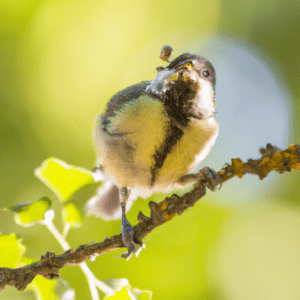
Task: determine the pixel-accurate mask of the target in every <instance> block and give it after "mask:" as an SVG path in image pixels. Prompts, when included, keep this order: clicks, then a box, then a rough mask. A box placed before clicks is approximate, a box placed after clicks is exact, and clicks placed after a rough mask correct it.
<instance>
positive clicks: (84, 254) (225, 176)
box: [0, 144, 300, 291]
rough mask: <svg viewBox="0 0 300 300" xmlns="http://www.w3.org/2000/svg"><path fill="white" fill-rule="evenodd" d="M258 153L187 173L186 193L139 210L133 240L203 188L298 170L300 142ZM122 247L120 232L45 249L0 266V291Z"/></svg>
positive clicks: (168, 217) (187, 203)
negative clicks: (58, 250)
mask: <svg viewBox="0 0 300 300" xmlns="http://www.w3.org/2000/svg"><path fill="white" fill-rule="evenodd" d="M260 153H261V158H260V159H257V160H253V159H249V160H248V161H247V162H246V163H243V162H242V160H241V159H239V158H236V159H232V160H231V165H227V166H226V167H225V168H222V169H221V170H220V171H218V172H214V171H213V170H211V169H209V168H203V169H202V170H201V171H200V172H199V173H197V174H192V175H190V176H191V177H194V178H196V179H197V180H198V183H197V184H196V185H195V187H194V189H193V190H192V191H190V192H189V193H186V194H185V195H183V196H182V197H179V196H177V195H172V196H171V197H170V198H169V197H168V198H166V199H165V200H163V201H162V202H160V203H155V202H152V201H151V202H149V207H150V209H151V217H146V216H144V215H143V214H142V213H141V212H140V213H139V215H138V221H139V223H138V224H137V225H136V226H134V239H135V240H136V241H140V240H141V239H143V238H144V237H145V236H146V235H148V234H149V233H150V232H151V231H152V230H153V229H154V228H156V227H158V226H160V225H162V224H163V223H165V222H167V221H169V220H171V219H172V218H173V217H174V216H175V215H177V214H178V215H180V214H182V213H183V212H184V211H185V210H186V209H187V208H188V207H192V206H194V204H195V203H196V202H197V201H198V200H199V199H201V198H202V197H203V196H205V194H206V187H208V188H210V189H211V190H215V188H216V187H217V186H218V185H220V184H222V183H224V182H226V181H227V180H229V179H231V178H233V177H234V176H238V177H239V178H242V177H243V176H244V175H245V174H255V175H258V176H259V178H260V179H263V178H265V177H266V176H267V175H268V173H269V172H270V171H277V172H279V173H284V172H287V171H288V172H290V171H291V169H293V168H294V169H296V170H300V145H292V146H289V147H288V148H287V149H286V150H284V151H282V150H280V149H278V148H277V147H275V146H272V145H271V144H268V145H267V147H266V148H265V149H261V150H260ZM188 176H189V175H188ZM121 247H125V246H124V244H123V241H122V236H121V234H119V235H115V236H112V237H111V238H110V239H108V238H105V239H104V241H103V242H101V243H97V244H93V245H81V246H79V248H78V249H70V250H68V251H66V252H65V253H63V254H61V255H56V254H54V253H50V252H47V253H46V254H45V255H44V256H42V257H41V260H40V261H38V262H35V263H33V264H30V265H27V266H24V267H21V268H17V269H9V268H0V290H2V289H3V288H4V287H5V286H6V285H12V286H15V287H16V288H17V289H18V290H20V291H22V290H24V289H25V288H26V286H27V285H28V284H29V283H30V282H31V281H32V280H33V279H34V278H35V276H36V275H38V274H39V275H41V276H43V277H45V278H47V279H53V278H58V277H59V269H61V268H63V267H64V266H66V265H69V266H70V265H77V264H80V263H82V262H84V261H86V260H88V259H91V258H94V257H95V256H98V255H100V254H104V253H107V252H110V251H112V250H115V249H118V248H121ZM125 256H126V255H125Z"/></svg>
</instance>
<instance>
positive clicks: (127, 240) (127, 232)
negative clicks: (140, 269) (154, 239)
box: [121, 204, 145, 260]
mask: <svg viewBox="0 0 300 300" xmlns="http://www.w3.org/2000/svg"><path fill="white" fill-rule="evenodd" d="M121 207H122V227H121V232H122V240H123V243H124V245H125V247H126V248H127V250H128V252H125V253H123V254H122V255H121V257H123V258H126V260H129V259H130V257H131V256H132V254H133V253H135V255H136V257H138V255H139V253H140V252H141V250H142V249H144V248H145V245H144V244H143V242H142V241H141V240H134V229H133V227H132V225H131V224H130V223H129V222H128V220H127V218H126V215H125V205H124V204H121ZM138 246H140V248H139V249H138Z"/></svg>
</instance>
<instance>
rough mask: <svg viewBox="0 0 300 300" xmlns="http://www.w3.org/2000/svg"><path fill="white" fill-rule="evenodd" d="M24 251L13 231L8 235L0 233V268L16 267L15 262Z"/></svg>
mask: <svg viewBox="0 0 300 300" xmlns="http://www.w3.org/2000/svg"><path fill="white" fill-rule="evenodd" d="M24 251H25V247H24V246H23V245H22V244H21V240H20V239H18V238H17V236H16V235H15V234H14V233H12V234H10V235H6V234H0V253H1V255H0V267H1V268H17V263H18V261H19V259H20V257H21V255H22V253H23V252H24Z"/></svg>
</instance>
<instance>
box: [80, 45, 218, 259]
mask: <svg viewBox="0 0 300 300" xmlns="http://www.w3.org/2000/svg"><path fill="white" fill-rule="evenodd" d="M164 49H167V50H168V55H167V58H169V56H170V54H171V52H172V48H171V47H169V46H165V47H164V48H163V50H162V52H161V53H164ZM170 49H171V50H170ZM164 60H166V59H164ZM157 70H158V73H157V76H156V77H155V78H154V79H153V80H152V81H142V82H140V83H138V84H135V85H132V86H129V87H127V88H125V89H124V90H122V91H120V92H118V93H117V94H115V95H114V96H113V97H112V98H111V99H110V101H109V102H108V103H107V108H106V111H105V113H104V114H100V115H98V116H97V118H96V122H95V128H94V140H95V148H96V153H97V167H96V168H95V174H97V176H98V179H99V180H102V181H104V183H103V184H102V185H101V186H100V187H99V188H98V190H97V195H95V196H94V197H92V198H91V199H90V200H89V201H88V202H87V205H86V208H87V212H88V213H89V214H93V215H96V216H98V217H102V218H104V219H106V220H110V219H119V218H122V221H121V232H122V239H123V242H124V245H125V246H126V247H127V250H128V252H127V254H128V257H130V256H131V255H132V254H133V253H134V252H136V251H137V248H138V245H140V246H141V242H136V241H134V230H133V227H132V225H131V224H130V223H129V222H128V220H127V218H126V214H125V213H126V211H128V210H129V209H130V207H131V205H132V203H133V201H134V200H135V199H137V197H139V196H140V197H142V198H147V197H149V196H151V195H152V194H153V193H156V192H163V193H168V192H170V191H172V190H173V189H174V188H175V187H182V184H183V182H185V183H186V182H187V181H186V180H184V179H185V178H188V173H189V172H191V171H192V170H193V169H194V168H195V167H197V166H198V165H199V164H200V162H201V161H203V160H204V159H205V157H206V156H207V155H208V154H209V152H210V150H211V148H212V146H213V145H214V144H215V141H216V139H217V136H218V133H219V124H218V123H217V121H216V119H215V85H216V73H215V69H214V67H213V65H212V64H211V63H210V61H209V60H207V59H206V58H204V57H202V56H199V55H197V54H191V53H183V54H181V55H179V56H178V57H176V58H175V59H174V60H172V61H171V62H170V63H169V64H168V65H167V66H166V67H165V68H163V67H159V68H157ZM191 183H194V182H191Z"/></svg>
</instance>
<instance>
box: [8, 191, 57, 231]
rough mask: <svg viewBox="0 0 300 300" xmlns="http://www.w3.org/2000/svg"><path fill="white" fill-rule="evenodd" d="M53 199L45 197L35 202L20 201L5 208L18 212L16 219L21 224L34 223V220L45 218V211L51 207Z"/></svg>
mask: <svg viewBox="0 0 300 300" xmlns="http://www.w3.org/2000/svg"><path fill="white" fill-rule="evenodd" d="M51 204H52V203H51V200H50V199H49V198H47V197H43V198H41V199H39V200H38V201H35V202H33V203H20V204H18V205H15V206H10V207H7V208H5V209H6V210H10V211H13V212H15V213H16V215H15V219H16V222H17V224H20V225H27V226H28V225H29V226H31V225H34V222H37V221H40V220H44V219H45V217H44V215H45V212H46V211H47V210H48V209H49V208H50V207H51Z"/></svg>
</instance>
